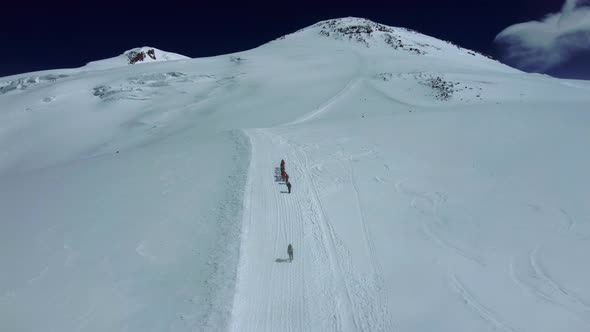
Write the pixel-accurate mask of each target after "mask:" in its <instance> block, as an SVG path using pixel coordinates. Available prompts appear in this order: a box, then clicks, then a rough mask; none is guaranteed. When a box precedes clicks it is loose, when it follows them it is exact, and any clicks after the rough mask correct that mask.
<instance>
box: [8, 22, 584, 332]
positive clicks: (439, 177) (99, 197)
mask: <svg viewBox="0 0 590 332" xmlns="http://www.w3.org/2000/svg"><path fill="white" fill-rule="evenodd" d="M151 49H152V48H141V49H133V50H130V51H128V52H126V53H125V54H123V55H121V56H119V57H116V58H112V59H107V60H101V61H96V62H92V63H90V64H88V65H87V66H85V67H82V68H78V69H64V70H51V71H43V72H37V73H28V74H22V75H15V76H11V77H4V78H0V252H2V253H3V254H2V255H1V256H0V267H1V268H2V273H0V330H2V331H5V330H6V331H39V330H57V331H73V330H81V331H122V330H124V331H194V330H198V331H201V330H207V331H211V330H213V331H215V330H232V331H394V330H400V331H497V330H504V331H536V332H537V331H587V329H588V326H589V324H590V284H588V282H587V280H590V268H589V267H588V266H587V264H584V262H585V261H586V257H585V256H586V253H587V252H589V250H590V210H589V207H590V204H589V203H590V202H589V199H590V189H589V188H590V183H589V181H588V180H587V179H588V176H587V175H586V173H587V171H588V169H590V153H589V152H588V149H587V144H588V142H589V141H590V136H589V133H590V130H589V129H590V112H589V111H588V110H589V109H590V108H589V107H588V106H589V105H590V93H589V92H590V83H589V82H587V81H574V80H559V79H554V78H551V77H548V76H543V75H534V74H526V73H523V72H520V71H518V70H515V69H513V68H510V67H508V66H505V65H503V64H501V63H499V62H497V61H495V60H493V59H490V58H487V57H485V56H484V55H481V54H478V53H476V52H473V51H471V50H467V49H463V48H461V47H458V46H455V45H452V44H450V43H447V42H444V41H440V40H437V39H434V38H431V37H428V36H425V35H422V34H420V33H418V32H415V31H411V30H407V29H403V28H394V27H388V26H384V25H381V24H378V23H374V22H371V21H368V20H364V19H359V18H343V19H337V20H329V21H324V22H320V23H318V24H315V25H313V26H310V27H308V28H305V29H302V30H300V31H297V32H295V33H293V34H290V35H287V36H285V37H282V38H279V39H277V40H274V41H271V42H269V43H268V44H265V45H263V46H261V47H258V48H256V49H253V50H249V51H245V52H240V53H236V54H229V55H224V56H217V57H212V58H202V59H186V58H185V57H183V56H179V55H175V54H173V53H166V52H163V51H160V50H156V49H154V52H151V51H150V50H151ZM142 52H143V53H144V54H145V55H144V56H143V57H142V56H138V55H137V54H140V53H142ZM148 52H149V53H148ZM152 55H153V56H154V57H155V59H154V58H153V57H152ZM138 58H143V60H144V61H131V62H136V64H134V65H129V63H130V60H131V59H138ZM160 60H179V61H160ZM137 62H149V63H145V64H139V63H137ZM281 159H284V160H285V161H286V171H287V172H288V174H289V176H290V182H291V183H292V185H293V186H292V193H291V194H289V193H286V187H285V185H284V183H282V182H281V181H280V179H278V178H277V177H276V175H277V173H276V172H278V167H279V162H280V160H281ZM288 244H292V245H293V247H294V260H293V261H292V262H291V263H289V262H288V261H287V252H286V249H287V245H288Z"/></svg>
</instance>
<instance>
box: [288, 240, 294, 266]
mask: <svg viewBox="0 0 590 332" xmlns="http://www.w3.org/2000/svg"><path fill="white" fill-rule="evenodd" d="M287 253H288V254H289V262H292V261H293V246H292V245H291V244H290V243H289V246H288V247H287Z"/></svg>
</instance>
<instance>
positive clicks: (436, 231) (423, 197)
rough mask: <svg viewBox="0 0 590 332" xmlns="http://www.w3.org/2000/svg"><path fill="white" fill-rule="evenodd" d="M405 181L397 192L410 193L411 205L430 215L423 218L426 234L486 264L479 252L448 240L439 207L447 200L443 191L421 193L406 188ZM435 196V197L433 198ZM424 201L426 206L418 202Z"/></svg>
mask: <svg viewBox="0 0 590 332" xmlns="http://www.w3.org/2000/svg"><path fill="white" fill-rule="evenodd" d="M403 182H404V181H399V182H397V183H396V184H395V189H396V191H397V192H399V193H402V194H405V195H409V196H410V197H412V200H411V201H410V206H411V207H412V208H413V209H415V210H417V211H418V212H420V213H421V214H423V215H425V216H427V217H428V219H431V220H423V223H422V230H423V232H424V234H426V235H427V236H428V237H429V238H430V239H431V240H432V241H433V242H434V243H435V244H436V245H438V246H440V247H442V248H444V249H447V250H450V251H451V252H454V253H456V254H457V255H459V256H461V257H463V258H466V259H468V260H470V261H471V262H473V263H476V264H478V265H480V266H485V265H486V264H485V260H484V258H483V257H482V256H481V255H479V254H478V253H474V252H469V251H467V250H466V249H463V248H462V247H461V246H459V245H458V244H455V243H454V242H452V241H451V240H447V239H446V238H445V235H444V234H445V233H448V231H447V232H445V231H443V230H442V229H443V227H445V226H444V224H443V222H442V218H441V217H440V214H439V207H440V205H441V204H443V203H444V202H445V201H446V195H445V194H443V193H438V192H436V193H420V192H416V191H414V190H411V189H408V188H405V187H404V186H403ZM431 196H434V197H435V198H434V199H433V198H431ZM419 201H422V202H425V203H426V204H425V206H424V205H422V204H419V203H418V202H419Z"/></svg>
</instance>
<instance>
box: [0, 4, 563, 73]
mask: <svg viewBox="0 0 590 332" xmlns="http://www.w3.org/2000/svg"><path fill="white" fill-rule="evenodd" d="M203 3H209V4H203ZM211 3H216V4H215V5H211ZM562 5H563V0H522V1H518V0H514V1H505V0H494V1H486V0H479V1H476V0H470V1H467V0H455V1H452V0H451V1H429V0H426V1H391V0H390V1H375V2H369V1H362V0H358V1H356V2H346V1H339V2H321V1H317V2H315V3H313V2H302V1H299V2H283V3H281V2H279V1H274V2H270V3H263V2H257V3H256V4H253V3H251V2H248V1H243V2H228V1H223V2H221V1H219V2H215V1H207V2H204V1H185V2H171V1H159V2H158V3H150V2H148V1H135V0H127V1H123V0H121V1H119V2H108V1H93V2H82V1H79V2H59V1H57V2H51V1H47V2H27V3H24V4H16V3H12V4H11V3H6V2H5V3H4V4H3V7H2V10H1V11H0V16H1V17H0V19H1V23H2V25H1V28H0V43H1V44H0V45H2V49H1V51H0V76H6V75H11V74H16V73H23V72H30V71H35V70H43V69H54V68H68V67H79V66H82V65H84V64H85V63H87V62H89V61H93V60H99V59H104V58H108V57H112V56H115V55H118V54H121V53H122V52H123V51H125V50H127V49H130V48H133V47H138V46H145V45H149V46H153V47H157V48H159V49H162V50H165V51H170V52H176V53H180V54H184V55H187V56H190V57H203V56H211V55H218V54H225V53H230V52H236V51H242V50H246V49H250V48H253V47H256V46H259V45H261V44H264V43H266V42H268V41H270V40H272V39H275V38H277V37H280V36H282V35H284V34H287V33H290V32H294V31H295V30H298V29H300V28H303V27H305V26H308V25H311V24H313V23H316V22H318V21H321V20H325V19H329V18H337V17H343V16H357V17H364V18H368V19H370V20H373V21H376V22H379V23H383V24H386V25H391V26H402V27H407V28H411V29H414V30H417V31H419V32H422V33H425V34H428V35H431V36H434V37H437V38H441V39H445V40H450V41H453V42H454V43H456V44H459V45H461V46H464V47H467V48H471V49H475V50H478V51H481V52H484V53H487V54H492V55H494V53H495V51H494V48H493V43H492V42H493V40H494V37H495V36H496V34H497V33H498V32H500V31H501V30H502V29H504V28H506V27H507V26H509V25H512V24H515V23H519V22H523V21H530V20H535V19H539V18H542V17H543V16H544V15H545V14H547V13H550V12H557V11H559V9H560V8H561V6H562ZM11 6H12V7H11Z"/></svg>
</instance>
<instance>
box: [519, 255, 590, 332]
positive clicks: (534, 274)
mask: <svg viewBox="0 0 590 332" xmlns="http://www.w3.org/2000/svg"><path fill="white" fill-rule="evenodd" d="M539 250H540V248H536V249H534V250H532V251H531V252H530V253H529V254H528V256H527V257H526V259H518V257H516V256H513V257H512V258H511V259H510V275H511V277H512V280H513V281H514V283H515V284H517V285H518V286H519V287H520V288H522V289H524V290H525V291H527V292H528V293H530V294H532V295H534V296H536V297H538V298H541V299H543V300H544V301H547V302H549V303H550V304H552V305H555V306H558V307H561V308H563V309H565V310H566V311H568V312H570V313H571V314H572V315H574V316H576V317H578V318H580V319H581V320H582V321H584V322H585V323H586V324H588V325H590V305H589V304H588V303H586V302H585V301H584V300H582V299H581V297H580V296H578V295H576V294H575V293H573V292H571V291H569V290H568V289H567V288H566V287H565V286H563V285H562V284H561V283H559V282H558V281H556V280H555V279H553V278H551V277H550V276H549V275H548V274H547V272H546V271H545V270H544V269H543V267H542V265H541V262H540V261H539V257H538V256H539V254H538V252H539Z"/></svg>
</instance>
